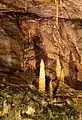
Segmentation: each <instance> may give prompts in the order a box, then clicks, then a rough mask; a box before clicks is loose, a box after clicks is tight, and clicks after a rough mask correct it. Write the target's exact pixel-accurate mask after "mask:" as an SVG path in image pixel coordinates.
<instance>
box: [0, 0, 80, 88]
mask: <svg viewBox="0 0 82 120" xmlns="http://www.w3.org/2000/svg"><path fill="white" fill-rule="evenodd" d="M81 6H82V2H81V0H78V1H76V0H73V1H71V0H68V1H67V0H64V1H63V3H62V7H60V6H59V16H58V21H59V22H58V25H57V24H56V20H55V18H56V6H55V5H54V3H44V2H42V1H41V0H33V1H31V0H29V1H26V0H25V1H23V0H16V1H14V0H13V1H11V0H7V1H6V0H4V1H2V0H1V1H0V74H1V76H2V77H1V78H4V77H3V76H4V75H2V74H3V73H4V72H8V73H10V71H14V72H16V71H20V70H22V69H23V68H24V70H26V69H27V70H28V69H29V68H30V69H32V70H34V69H35V70H36V75H37V76H38V75H39V64H40V60H41V59H43V60H44V62H45V70H46V76H49V77H50V78H51V79H55V66H56V59H57V57H58V56H59V58H60V62H61V66H62V68H64V74H65V77H69V79H70V78H73V79H72V80H69V81H71V84H72V83H73V84H74V85H75V86H77V85H76V83H77V82H76V81H80V84H81V86H82V75H81V74H82V72H81V70H80V69H82V14H81V12H82V7H81ZM70 61H71V62H70ZM78 64H79V66H80V67H79V68H78ZM37 71H38V72H37ZM80 84H78V85H80ZM81 89H82V88H81Z"/></svg>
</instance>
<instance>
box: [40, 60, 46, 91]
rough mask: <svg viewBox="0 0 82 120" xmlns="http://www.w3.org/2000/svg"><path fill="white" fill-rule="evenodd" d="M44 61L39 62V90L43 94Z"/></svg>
mask: <svg viewBox="0 0 82 120" xmlns="http://www.w3.org/2000/svg"><path fill="white" fill-rule="evenodd" d="M44 67H45V66H44V61H43V60H42V59H41V62H40V75H39V90H40V91H42V92H45V68H44Z"/></svg>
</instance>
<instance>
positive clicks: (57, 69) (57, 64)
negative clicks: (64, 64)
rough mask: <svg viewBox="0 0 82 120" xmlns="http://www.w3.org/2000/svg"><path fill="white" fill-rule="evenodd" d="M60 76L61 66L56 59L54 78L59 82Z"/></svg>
mask: <svg viewBox="0 0 82 120" xmlns="http://www.w3.org/2000/svg"><path fill="white" fill-rule="evenodd" d="M60 75H61V65H60V61H59V57H58V58H57V62H56V76H57V79H58V80H60Z"/></svg>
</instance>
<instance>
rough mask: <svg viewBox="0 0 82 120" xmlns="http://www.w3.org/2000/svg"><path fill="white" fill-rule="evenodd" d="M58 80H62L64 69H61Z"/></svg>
mask: <svg viewBox="0 0 82 120" xmlns="http://www.w3.org/2000/svg"><path fill="white" fill-rule="evenodd" d="M60 80H64V70H63V69H62V70H61V74H60Z"/></svg>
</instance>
